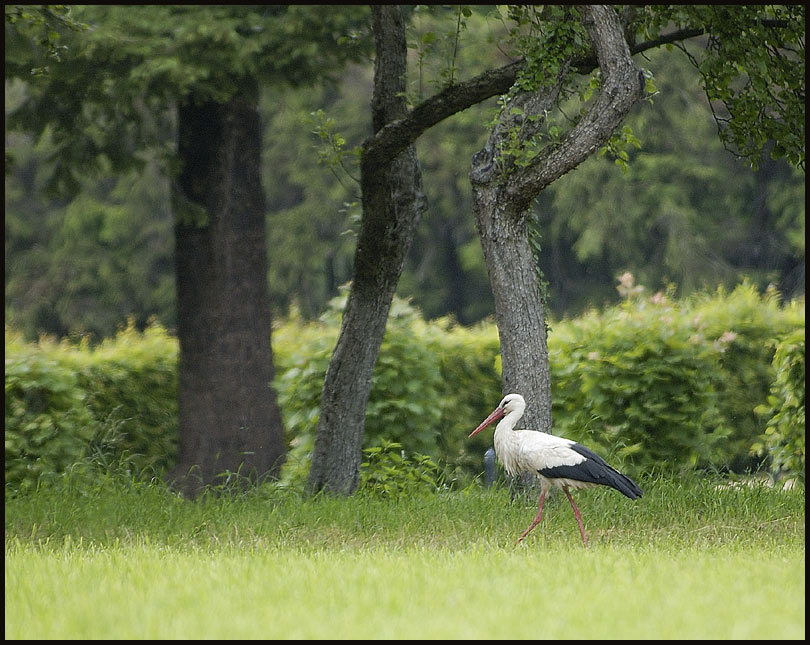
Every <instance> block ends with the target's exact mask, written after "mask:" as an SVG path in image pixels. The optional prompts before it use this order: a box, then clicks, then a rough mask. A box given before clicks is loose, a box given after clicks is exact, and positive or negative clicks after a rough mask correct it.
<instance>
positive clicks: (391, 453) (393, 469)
mask: <svg viewBox="0 0 810 645" xmlns="http://www.w3.org/2000/svg"><path fill="white" fill-rule="evenodd" d="M360 469H361V470H360V491H361V492H363V493H367V494H370V495H374V496H378V497H399V496H400V495H402V494H403V493H406V492H407V493H409V494H413V493H414V492H420V491H421V492H425V493H432V492H435V491H436V490H437V489H438V488H440V487H441V484H442V472H441V469H440V468H439V466H438V465H437V464H436V462H435V461H433V459H431V458H430V457H428V456H427V455H420V454H412V455H410V456H409V455H406V454H405V451H404V450H403V449H402V444H400V443H397V442H395V441H386V440H384V441H383V442H382V443H381V444H380V445H378V446H372V447H370V448H366V449H365V450H363V462H362V463H361V464H360Z"/></svg>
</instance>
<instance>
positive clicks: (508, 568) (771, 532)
mask: <svg viewBox="0 0 810 645" xmlns="http://www.w3.org/2000/svg"><path fill="white" fill-rule="evenodd" d="M639 483H640V484H641V485H642V488H644V490H645V496H644V497H643V498H641V499H640V500H637V501H635V502H632V501H630V500H627V499H626V498H624V497H622V496H621V495H619V494H617V493H615V491H610V490H607V489H603V490H602V489H600V490H590V491H579V492H577V494H576V500H577V503H578V505H579V506H580V509H581V510H582V513H583V518H584V522H585V528H586V531H588V534H589V538H590V541H591V547H590V548H588V549H585V548H584V547H583V546H582V543H581V540H580V537H579V532H578V530H577V526H576V521H575V519H574V517H573V513H572V511H571V508H570V506H569V505H568V502H567V500H566V499H565V497H564V496H562V495H559V494H557V495H553V496H552V497H551V499H550V500H549V501H548V503H547V504H546V513H545V516H544V518H543V522H542V524H541V525H540V526H539V527H537V529H535V531H534V532H533V533H532V534H531V535H530V537H529V538H527V540H526V541H525V542H524V543H522V544H521V545H519V546H517V547H515V546H514V541H515V539H516V538H517V536H518V535H519V534H520V532H521V531H522V530H523V529H524V528H525V527H526V526H527V525H528V524H529V522H530V521H531V519H532V517H533V516H534V513H535V510H536V509H535V500H534V499H525V500H524V499H520V498H519V499H517V500H514V501H513V500H511V499H510V496H509V494H508V492H507V491H506V490H505V489H503V488H494V489H490V490H484V489H481V488H478V487H472V488H470V489H466V490H462V491H455V492H442V493H436V494H420V495H406V496H403V497H401V498H398V499H380V498H375V497H370V496H365V495H355V496H353V497H351V498H346V499H335V498H329V497H319V498H315V499H310V498H306V497H303V496H301V495H298V494H296V493H294V492H292V491H282V490H279V489H276V488H272V487H266V488H259V489H257V490H255V491H251V492H249V493H225V494H222V495H218V496H213V495H211V496H207V497H205V498H202V499H199V500H196V501H193V502H192V501H188V500H183V499H180V498H178V497H176V496H174V495H172V494H171V493H170V492H168V491H167V490H166V489H165V488H164V487H162V486H160V485H148V484H133V483H126V482H121V481H118V480H115V479H114V478H110V479H108V480H106V481H97V482H94V483H93V484H92V485H91V486H89V487H88V486H87V485H86V483H83V484H80V485H79V484H70V483H68V484H67V485H59V486H56V487H54V488H52V489H47V490H42V491H40V492H38V493H36V494H33V495H31V496H27V497H9V498H7V499H6V537H5V610H6V611H5V636H6V638H7V639H46V638H47V639H56V638H60V639H161V638H162V639H237V638H242V639H248V638H250V639H259V638H261V639H438V638H444V639H551V638H554V639H561V638H564V639H574V638H588V639H597V638H598V639H618V638H624V639H641V638H644V639H676V638H677V639H681V638H683V639H698V638H707V639H755V638H756V639H760V638H768V639H804V637H805V627H804V625H805V609H804V607H805V567H804V563H805V557H804V551H805V546H804V544H805V496H804V490H803V489H801V490H794V491H788V492H785V491H781V490H779V489H774V488H767V487H764V486H758V485H757V486H753V487H748V486H743V487H739V488H726V487H723V486H722V485H721V480H720V479H717V478H713V477H705V478H698V477H694V478H690V479H689V480H688V481H686V480H683V479H666V478H663V477H662V478H656V479H654V480H653V479H651V480H647V481H644V480H642V481H640V482H639Z"/></svg>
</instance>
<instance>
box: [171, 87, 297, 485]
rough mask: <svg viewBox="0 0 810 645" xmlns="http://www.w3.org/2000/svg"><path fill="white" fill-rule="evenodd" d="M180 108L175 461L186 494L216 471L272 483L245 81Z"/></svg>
mask: <svg viewBox="0 0 810 645" xmlns="http://www.w3.org/2000/svg"><path fill="white" fill-rule="evenodd" d="M246 87H247V90H246V92H245V93H244V94H243V95H241V96H237V97H236V98H234V99H232V100H231V101H230V102H228V103H224V104H219V103H213V102H205V103H202V104H199V105H198V104H193V103H187V104H184V105H182V106H181V107H180V108H179V111H178V116H179V123H178V152H179V157H180V159H181V161H182V163H183V168H182V172H181V174H180V176H179V177H178V179H177V180H176V183H175V186H174V209H175V240H176V248H175V256H176V275H177V296H178V312H177V318H178V337H179V340H180V380H179V457H178V463H177V467H176V468H175V470H174V471H173V472H172V473H171V475H170V480H171V481H172V482H173V483H174V485H175V486H176V487H177V488H178V489H179V490H181V491H182V492H184V493H185V494H187V495H190V496H193V495H194V494H196V493H197V492H199V491H200V489H201V487H202V486H204V485H206V484H211V483H215V482H222V481H224V480H223V479H220V478H219V477H220V476H221V475H224V474H225V475H226V476H227V474H230V475H233V474H237V473H238V474H239V475H241V476H243V477H247V478H249V479H250V480H254V481H255V480H256V479H257V478H259V477H264V476H268V475H269V476H274V475H276V474H277V473H278V471H279V468H280V467H281V465H282V463H283V460H284V441H283V427H282V423H281V415H280V411H279V408H278V404H277V401H276V396H275V392H274V391H273V389H272V387H271V382H272V380H273V354H272V349H271V345H270V333H271V332H270V324H271V318H270V304H269V296H268V292H267V278H266V276H267V251H266V247H265V244H266V242H265V240H266V238H265V226H266V225H265V198H264V191H263V188H262V186H261V181H260V174H259V172H260V161H261V160H260V155H261V139H262V130H261V124H260V120H259V114H258V110H257V102H256V101H257V96H258V91H257V87H256V85H255V83H247V84H246Z"/></svg>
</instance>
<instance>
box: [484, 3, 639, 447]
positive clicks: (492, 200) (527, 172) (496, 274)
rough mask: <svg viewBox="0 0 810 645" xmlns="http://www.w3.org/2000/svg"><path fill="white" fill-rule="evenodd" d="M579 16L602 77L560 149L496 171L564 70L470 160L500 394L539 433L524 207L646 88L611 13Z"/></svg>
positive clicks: (543, 348) (537, 344)
mask: <svg viewBox="0 0 810 645" xmlns="http://www.w3.org/2000/svg"><path fill="white" fill-rule="evenodd" d="M579 12H580V15H581V17H582V20H583V24H584V25H585V27H586V29H587V31H588V34H589V36H590V39H591V42H592V43H593V49H594V52H595V54H596V58H597V60H598V63H599V66H600V68H601V72H602V87H601V90H600V93H599V95H598V97H597V98H596V100H595V101H594V102H593V103H592V105H591V106H590V108H589V109H588V110H587V112H586V113H585V114H584V115H583V116H582V117H581V119H580V120H579V122H578V123H577V124H576V125H575V126H574V127H573V128H572V129H571V130H570V132H568V134H567V135H566V136H565V137H563V139H562V141H560V142H559V144H558V145H556V146H548V147H547V148H545V149H544V150H543V151H541V152H540V153H539V154H538V155H537V157H535V158H534V159H533V160H532V162H531V163H530V164H529V165H527V166H525V167H518V166H512V167H508V166H507V167H508V170H509V172H508V173H507V174H506V175H503V174H502V173H501V171H500V169H502V168H503V167H504V166H503V164H502V163H501V164H500V165H499V162H500V160H499V158H498V150H499V149H500V148H501V143H502V141H503V140H504V138H505V137H506V136H507V133H508V132H509V130H510V129H512V128H515V127H518V128H521V130H522V132H524V133H525V134H527V135H529V136H530V135H531V134H532V133H533V131H535V130H536V127H537V123H536V122H535V124H534V125H532V124H531V123H529V122H527V121H523V119H526V117H527V116H528V115H529V114H531V113H533V114H543V110H544V109H548V108H550V107H551V106H553V104H554V103H555V102H556V99H557V96H558V93H559V91H560V89H561V84H562V83H563V82H564V80H563V79H564V72H565V69H564V68H565V66H563V69H561V73H560V75H559V77H558V79H557V84H556V85H553V86H552V87H549V88H544V89H541V90H539V91H538V92H536V93H530V94H527V93H522V94H518V95H516V96H515V97H513V99H512V100H513V105H517V106H518V107H520V108H521V110H520V112H521V114H520V115H517V116H516V115H515V114H514V113H512V111H511V110H509V109H505V110H504V111H503V113H502V115H501V118H500V120H499V122H498V124H497V125H496V126H495V128H493V131H492V134H491V135H490V138H489V140H488V141H487V144H486V145H485V147H484V148H483V149H482V150H481V151H480V152H478V153H477V154H476V155H475V156H474V157H473V162H472V168H471V172H470V180H471V183H472V187H473V211H474V214H475V218H476V226H477V228H478V233H479V235H480V237H481V244H482V247H483V251H484V260H485V262H486V264H487V271H488V273H489V278H490V283H491V285H492V291H493V296H494V299H495V316H496V323H497V326H498V333H499V337H500V342H501V360H502V365H503V392H504V394H506V393H509V392H518V393H520V394H522V395H523V396H524V398H525V399H526V402H527V406H526V413H525V415H524V418H523V427H524V428H526V429H531V430H540V431H543V432H551V428H552V415H551V383H550V378H549V367H548V346H547V339H546V331H545V311H544V309H543V304H542V300H541V297H540V295H541V294H540V290H539V286H538V278H537V269H536V267H535V263H534V261H533V259H532V254H531V249H530V246H529V240H528V214H529V209H530V207H531V204H532V201H533V200H534V199H535V198H536V197H537V195H538V194H539V193H540V192H541V191H542V190H543V189H544V188H545V187H546V186H548V185H549V184H550V183H551V182H553V181H554V180H556V179H558V178H559V177H561V176H562V175H564V174H565V173H566V172H568V171H569V170H571V169H573V168H575V167H576V166H577V165H579V164H580V163H581V162H582V161H584V160H585V159H586V158H587V157H588V156H589V155H590V154H592V153H593V152H594V151H595V150H596V149H597V148H599V147H600V146H602V145H604V143H605V142H606V141H607V140H608V138H609V137H610V135H611V133H612V132H613V130H614V129H615V128H616V126H618V125H619V124H620V123H621V121H622V120H623V119H624V117H625V116H626V114H627V113H628V112H629V111H630V108H631V107H632V106H633V104H634V103H635V101H636V100H637V99H638V98H640V97H641V96H642V94H643V88H644V79H643V77H642V76H641V74H640V72H639V70H638V69H637V68H636V67H635V65H634V64H633V61H632V59H631V57H630V51H629V48H628V45H627V42H626V41H625V38H624V34H623V31H622V25H621V23H620V21H619V18H618V16H617V14H616V12H615V11H614V9H613V8H612V7H609V6H605V5H587V6H581V7H579ZM574 63H576V61H569V66H570V65H573V64H574ZM524 140H525V139H524Z"/></svg>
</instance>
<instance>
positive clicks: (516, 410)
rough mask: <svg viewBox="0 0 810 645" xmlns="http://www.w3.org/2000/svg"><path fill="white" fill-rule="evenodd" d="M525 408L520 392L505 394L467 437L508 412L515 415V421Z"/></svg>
mask: <svg viewBox="0 0 810 645" xmlns="http://www.w3.org/2000/svg"><path fill="white" fill-rule="evenodd" d="M525 409H526V401H524V400H523V397H522V396H520V394H507V395H506V396H505V397H503V398H502V399H501V402H500V403H499V404H498V407H497V408H495V409H494V410H493V411H492V412H491V414H490V415H489V416H488V417H487V418H486V419H484V420H483V421H482V422H481V425H480V426H478V427H477V428H476V429H475V430H473V431H472V432H471V433H470V435H469V437H467V438H468V439H469V438H470V437H474V436H475V435H477V434H478V433H479V432H481V430H483V429H484V428H486V427H487V426H488V425H491V424H492V423H494V422H495V421H497V420H498V419H502V418H503V417H505V416H506V415H508V414H514V415H515V417H516V419H515V421H517V419H519V418H520V417H521V416H523V411H524V410H525Z"/></svg>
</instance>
